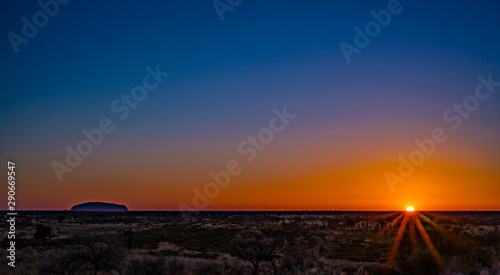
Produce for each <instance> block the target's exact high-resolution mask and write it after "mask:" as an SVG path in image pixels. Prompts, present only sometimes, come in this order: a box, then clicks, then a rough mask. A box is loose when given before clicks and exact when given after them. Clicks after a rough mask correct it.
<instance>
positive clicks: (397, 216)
mask: <svg viewBox="0 0 500 275" xmlns="http://www.w3.org/2000/svg"><path fill="white" fill-rule="evenodd" d="M428 216H431V217H433V218H438V219H442V220H446V221H451V222H455V223H459V222H463V221H461V220H459V219H456V218H453V217H449V216H446V215H443V214H437V213H427V212H426V213H425V214H424V213H422V212H417V211H414V209H413V208H412V209H408V210H407V211H405V212H394V213H389V214H385V215H382V216H379V218H378V219H376V220H378V221H387V220H388V219H390V218H391V217H394V219H393V220H392V221H390V222H389V223H388V225H387V226H386V228H384V229H383V230H382V231H381V232H382V233H386V232H387V231H390V230H392V229H393V228H394V227H396V226H397V225H398V224H399V228H398V231H397V234H396V236H395V237H394V242H393V245H392V248H391V252H390V254H389V259H388V263H389V264H390V265H394V264H395V263H396V259H397V258H398V252H399V250H400V249H401V243H402V240H403V238H404V237H405V233H406V231H407V230H408V231H409V234H408V235H409V238H410V241H411V249H416V248H417V247H418V246H419V242H422V241H423V243H424V244H425V247H426V248H427V249H428V250H429V252H430V254H431V255H432V257H433V259H434V261H435V262H436V263H437V264H438V265H439V267H440V268H441V269H442V270H444V269H445V264H444V261H443V259H442V257H441V255H440V254H439V251H438V250H437V249H436V246H435V245H434V243H433V242H432V239H431V238H430V236H429V234H428V233H427V231H426V228H425V227H424V225H423V224H422V223H424V224H426V226H430V228H434V229H436V231H437V232H439V234H442V235H444V236H445V237H446V238H447V239H449V240H450V241H452V243H456V242H457V239H456V237H457V236H456V234H454V233H453V232H451V231H449V230H447V229H445V228H443V227H442V226H440V225H439V224H438V223H436V222H435V221H433V220H432V219H431V218H429V217H428ZM428 229H429V228H428ZM408 235H407V236H408ZM418 235H420V238H419V237H418Z"/></svg>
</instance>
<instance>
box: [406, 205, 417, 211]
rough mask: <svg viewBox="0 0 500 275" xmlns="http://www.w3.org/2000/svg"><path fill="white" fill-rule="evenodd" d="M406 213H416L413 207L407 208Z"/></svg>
mask: <svg viewBox="0 0 500 275" xmlns="http://www.w3.org/2000/svg"><path fill="white" fill-rule="evenodd" d="M406 211H408V212H413V211H415V209H414V208H413V206H408V207H406Z"/></svg>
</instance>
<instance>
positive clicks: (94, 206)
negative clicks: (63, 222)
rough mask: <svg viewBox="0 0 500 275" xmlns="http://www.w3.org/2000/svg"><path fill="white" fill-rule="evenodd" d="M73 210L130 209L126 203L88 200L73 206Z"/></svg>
mask: <svg viewBox="0 0 500 275" xmlns="http://www.w3.org/2000/svg"><path fill="white" fill-rule="evenodd" d="M71 211H128V209H127V207H126V206H125V205H121V204H114V203H107V202H86V203H82V204H77V205H74V206H73V207H71Z"/></svg>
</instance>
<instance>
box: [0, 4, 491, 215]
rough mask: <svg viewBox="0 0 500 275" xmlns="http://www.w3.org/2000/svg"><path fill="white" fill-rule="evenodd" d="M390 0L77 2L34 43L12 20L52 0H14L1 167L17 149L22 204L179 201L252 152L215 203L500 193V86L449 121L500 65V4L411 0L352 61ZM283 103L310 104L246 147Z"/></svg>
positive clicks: (321, 205) (256, 206)
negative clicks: (431, 147)
mask: <svg viewBox="0 0 500 275" xmlns="http://www.w3.org/2000/svg"><path fill="white" fill-rule="evenodd" d="M167 2H168V3H167ZM223 2H225V1H223ZM334 2H336V3H334ZM387 3H388V1H315V2H314V4H313V3H309V2H304V1H286V2H282V3H269V1H243V2H242V4H240V5H238V6H236V7H234V10H233V11H232V12H226V13H225V14H224V21H221V20H220V19H219V17H218V15H217V12H216V11H215V9H214V7H213V5H212V1H194V0H190V1H147V3H143V2H131V3H130V4H124V3H123V2H121V1H115V2H114V3H102V2H101V1H72V2H69V3H68V4H66V5H61V6H60V10H59V12H58V13H57V14H56V15H55V16H54V17H51V18H50V19H49V22H48V23H47V25H46V26H44V27H42V28H40V29H39V30H38V33H37V34H36V36H35V37H33V38H31V39H29V43H27V44H21V45H19V53H17V54H16V53H15V52H14V50H13V47H12V45H11V43H10V42H9V39H8V38H7V35H8V33H10V32H13V33H16V34H20V33H21V28H22V26H23V21H21V18H22V17H23V16H26V17H27V18H29V19H30V20H31V19H32V17H33V14H34V13H35V12H37V11H39V10H41V8H40V6H39V5H38V4H37V3H36V1H32V3H20V2H17V1H7V2H2V3H1V4H0V30H1V34H2V35H3V37H4V39H3V40H2V42H1V43H0V51H1V52H2V63H1V64H2V65H1V69H0V70H1V72H0V83H1V84H0V85H1V90H2V95H3V98H2V101H1V102H0V107H1V112H2V115H1V116H0V126H1V129H2V134H1V136H0V149H1V152H2V155H1V159H2V162H3V163H4V164H3V165H1V169H0V171H1V174H2V175H6V173H7V169H6V166H7V165H6V162H7V160H13V161H14V162H15V163H16V174H17V197H16V201H17V208H18V209H24V210H30V209H46V210H49V209H50V210H53V209H54V210H57V209H60V210H61V209H70V208H71V206H72V205H74V204H77V203H83V202H87V201H104V202H114V203H120V204H125V205H127V206H128V208H129V209H132V210H177V209H178V206H179V204H187V205H193V203H192V200H193V196H194V194H195V193H194V192H193V188H196V189H198V190H203V188H204V186H205V185H206V184H207V183H208V182H210V181H211V178H210V176H209V172H211V171H214V172H217V171H219V170H223V169H225V166H226V163H227V162H228V161H230V160H236V161H238V162H239V163H240V165H241V168H242V172H241V174H239V175H237V176H233V177H231V181H230V183H229V184H228V185H227V187H225V188H221V189H220V192H219V194H218V195H217V196H215V197H214V198H210V199H209V204H208V205H207V207H206V208H204V210H305V209H307V210H403V209H405V208H406V206H408V205H413V206H414V207H415V209H416V210H500V127H499V125H500V108H499V106H500V92H498V91H496V92H492V93H491V94H490V96H489V97H488V99H485V100H482V101H480V105H479V107H478V108H477V110H475V111H474V112H471V114H470V117H469V118H467V119H463V121H462V125H461V126H460V127H458V129H456V130H454V129H452V126H453V125H454V123H450V122H446V121H445V120H443V114H444V113H445V112H446V111H447V110H448V109H450V108H453V105H454V104H455V103H457V104H462V103H463V101H464V99H465V98H466V97H467V96H470V95H474V91H475V89H476V87H477V86H478V84H480V82H479V81H478V77H479V76H483V77H485V78H487V77H488V76H489V75H490V74H491V75H492V79H493V80H495V81H500V51H499V49H500V35H499V34H500V33H499V28H498V27H499V26H500V16H498V14H499V13H500V3H499V2H497V1H489V3H490V4H485V2H481V3H479V2H475V1H458V2H453V5H451V4H447V3H441V2H436V1H420V0H419V1H411V2H410V1H401V3H400V5H401V7H402V8H403V10H402V12H401V13H399V14H396V15H393V16H392V19H391V22H390V23H389V25H388V26H387V27H385V28H382V29H381V31H380V34H379V35H378V36H376V37H373V38H372V39H371V42H370V44H369V45H368V46H367V47H366V48H364V49H361V53H359V54H354V55H352V62H351V63H350V64H349V63H347V62H346V59H345V58H344V55H343V53H342V51H341V50H340V48H339V44H340V43H341V42H346V43H349V44H353V39H354V36H355V32H354V30H353V28H354V27H356V26H358V27H360V28H364V26H365V24H366V23H368V22H369V21H370V20H373V17H372V15H370V11H371V10H374V11H379V10H381V9H386V8H387ZM157 64H159V66H160V68H161V70H162V71H166V72H169V73H170V75H169V76H168V77H166V78H165V79H164V81H163V82H162V83H160V84H159V86H158V87H157V88H156V89H154V90H153V91H151V92H149V94H148V96H147V98H146V99H145V100H144V101H142V102H140V103H139V106H138V107H137V108H136V109H133V110H131V112H130V116H129V117H128V118H126V119H124V120H120V119H118V116H117V115H116V114H115V113H113V112H112V111H111V109H110V105H111V103H112V102H113V101H114V100H116V99H119V98H120V95H121V94H130V91H131V89H132V88H133V87H134V86H136V85H140V84H141V83H142V79H143V77H144V76H145V75H146V74H147V71H146V70H145V67H146V66H151V67H153V68H154V67H155V66H156V65H157ZM497 89H498V90H500V87H499V88H497ZM484 91H487V90H486V89H485V90H484ZM283 106H287V110H288V112H289V113H292V114H295V115H297V117H296V118H295V119H293V120H292V121H291V123H290V124H289V125H287V126H286V128H285V129H284V130H283V131H282V132H279V133H276V134H275V137H274V139H273V141H272V142H271V143H270V144H268V145H267V146H266V148H265V149H264V150H262V151H259V152H258V154H257V157H256V158H255V159H254V160H253V161H251V162H248V161H246V160H245V158H246V156H244V155H241V154H239V153H238V150H237V147H238V145H239V144H240V143H241V142H243V141H245V140H247V138H248V136H255V135H257V133H258V132H259V131H260V130H261V129H262V128H264V127H268V126H269V120H270V119H271V118H272V117H274V115H275V114H274V113H273V109H274V108H277V109H279V110H281V109H282V108H283ZM102 118H110V119H111V120H112V121H113V124H114V126H115V127H116V129H115V130H114V132H112V133H110V134H107V135H105V136H104V139H103V142H102V144H100V145H99V146H97V147H95V148H94V149H93V151H92V153H91V154H90V155H89V156H88V157H84V158H83V161H82V163H81V165H79V166H77V167H75V168H74V171H73V172H72V173H66V174H64V175H63V179H64V180H63V181H62V182H59V181H58V179H57V176H56V175H55V173H54V170H53V168H52V166H51V164H52V163H53V162H54V161H57V162H60V163H64V162H65V157H66V150H65V147H66V146H70V147H73V148H75V147H76V144H77V143H78V142H79V141H81V140H82V139H84V136H83V135H82V133H81V131H82V130H84V129H87V130H90V129H93V128H96V127H98V126H99V121H100V120H101V119H102ZM438 127H439V128H442V129H443V130H444V131H445V133H446V135H447V140H446V141H445V142H443V143H441V144H438V145H437V146H436V151H435V153H434V154H432V155H430V156H427V157H426V159H425V161H424V163H423V164H422V165H420V166H418V167H416V169H415V172H414V173H413V175H411V176H410V177H408V178H407V179H406V180H405V181H404V182H401V183H398V184H396V185H395V188H394V192H392V191H391V189H390V188H389V185H388V183H387V181H386V179H385V177H384V173H386V171H392V172H394V173H397V171H398V165H399V160H398V156H400V155H402V156H403V157H405V158H408V155H409V154H410V153H411V152H412V151H414V150H415V149H417V147H416V145H415V143H414V140H415V139H420V140H422V139H426V138H430V137H431V132H432V130H433V129H435V128H438ZM6 178H7V177H6V176H5V179H4V180H2V182H4V185H3V186H5V188H3V190H4V191H5V192H4V194H2V195H0V209H6V208H7V188H6V181H7V179H6Z"/></svg>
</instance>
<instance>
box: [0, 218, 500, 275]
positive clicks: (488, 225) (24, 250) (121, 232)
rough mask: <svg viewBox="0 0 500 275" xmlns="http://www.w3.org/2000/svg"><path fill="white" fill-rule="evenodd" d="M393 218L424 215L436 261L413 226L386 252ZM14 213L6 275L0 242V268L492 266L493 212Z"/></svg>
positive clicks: (221, 270) (325, 270)
mask: <svg viewBox="0 0 500 275" xmlns="http://www.w3.org/2000/svg"><path fill="white" fill-rule="evenodd" d="M400 215H403V216H404V215H418V216H419V215H423V216H419V218H418V219H419V220H420V221H421V224H422V225H423V227H424V228H425V231H426V232H427V234H428V236H429V238H430V240H431V241H432V244H433V246H434V249H435V250H436V251H437V252H438V254H439V257H440V259H441V260H442V263H441V264H442V266H440V265H439V263H438V261H436V259H435V257H434V255H433V254H432V253H431V249H429V247H428V246H427V245H426V242H425V240H424V238H423V237H422V236H421V235H419V234H418V233H415V231H417V232H418V229H415V227H413V226H412V225H408V228H406V229H405V230H404V232H402V236H401V241H400V244H399V246H398V247H397V248H396V249H394V243H395V239H397V238H398V232H399V231H400V228H401V224H402V223H403V222H402V221H403V220H404V219H400V220H397V217H398V216H400ZM17 219H18V221H17V227H18V229H17V230H18V232H17V238H16V243H17V249H18V251H19V252H18V262H17V264H18V267H17V268H16V269H15V271H14V273H12V270H11V269H9V267H8V266H7V264H6V259H7V258H6V256H7V255H6V254H7V253H6V249H7V248H8V247H7V246H8V241H7V239H5V240H4V242H3V243H2V250H1V251H2V252H1V253H2V255H1V261H2V263H1V268H2V269H1V271H2V272H1V273H2V274H359V275H365V274H481V275H485V274H499V271H500V266H499V262H500V258H499V256H498V251H499V249H500V232H499V227H500V212H356V211H317V212H308V211H300V212H210V211H207V212H198V213H184V214H183V213H182V212H140V211H129V212H75V211H22V212H19V214H18V216H17ZM429 220H430V221H429ZM0 229H1V230H2V232H5V231H8V228H6V227H5V225H4V224H2V227H1V228H0ZM393 250H396V254H395V255H394V257H393V258H392V259H391V255H392V254H391V251H393Z"/></svg>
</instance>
